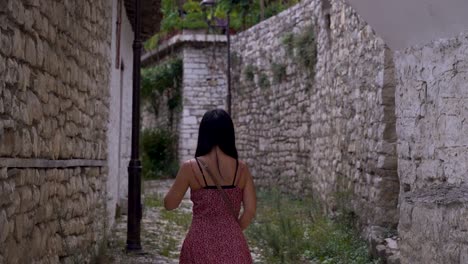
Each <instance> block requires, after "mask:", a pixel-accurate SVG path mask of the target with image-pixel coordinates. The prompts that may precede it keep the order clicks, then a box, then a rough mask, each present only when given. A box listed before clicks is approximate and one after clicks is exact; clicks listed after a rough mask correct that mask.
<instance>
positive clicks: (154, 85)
mask: <svg viewBox="0 0 468 264" xmlns="http://www.w3.org/2000/svg"><path fill="white" fill-rule="evenodd" d="M182 74H183V64H182V60H181V59H172V60H169V61H167V62H166V63H164V64H161V65H157V66H154V67H151V68H145V69H142V71H141V97H142V99H143V100H144V101H145V102H147V103H148V104H149V105H150V106H151V108H152V109H151V110H152V112H153V113H154V114H155V115H157V114H158V111H159V107H160V102H161V98H162V96H163V95H164V94H165V93H166V94H167V96H168V102H167V107H168V108H169V110H170V111H174V110H177V109H178V108H181V102H182V94H181V89H182Z"/></svg>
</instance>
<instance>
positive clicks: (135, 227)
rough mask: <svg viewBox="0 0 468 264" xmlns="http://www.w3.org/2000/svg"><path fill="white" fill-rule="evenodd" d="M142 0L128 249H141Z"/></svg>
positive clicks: (136, 57) (135, 44)
mask: <svg viewBox="0 0 468 264" xmlns="http://www.w3.org/2000/svg"><path fill="white" fill-rule="evenodd" d="M140 32H141V0H135V39H134V40H133V95H132V154H131V159H130V162H129V164H128V214H127V251H140V250H141V249H142V248H141V242H140V222H141V217H142V206H141V162H140V153H139V142H140V77H141V76H140V65H141V48H142V44H141V39H140Z"/></svg>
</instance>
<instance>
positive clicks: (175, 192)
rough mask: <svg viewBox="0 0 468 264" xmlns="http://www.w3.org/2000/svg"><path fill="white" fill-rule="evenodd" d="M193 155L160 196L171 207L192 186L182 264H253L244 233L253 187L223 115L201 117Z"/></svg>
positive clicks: (228, 119)
mask: <svg viewBox="0 0 468 264" xmlns="http://www.w3.org/2000/svg"><path fill="white" fill-rule="evenodd" d="M195 157H196V158H195V159H192V160H189V161H186V162H184V164H182V166H181V168H180V170H179V172H178V173H177V176H176V180H175V182H174V184H173V185H172V187H171V189H170V190H169V192H168V193H167V194H166V197H165V198H164V207H165V208H166V209H167V210H172V209H175V208H177V207H178V206H179V205H180V202H181V201H182V198H183V197H184V195H185V193H186V192H187V190H188V188H190V193H191V199H192V201H193V204H194V205H193V218H192V225H191V227H190V230H189V232H188V234H187V237H186V238H185V241H184V244H183V246H182V251H181V255H180V263H204V264H210V263H225V264H229V263H252V258H251V256H250V252H249V248H248V245H247V242H246V240H245V238H244V234H243V233H242V231H243V230H244V229H245V228H247V226H248V225H249V224H250V222H251V221H252V219H253V217H254V215H255V211H256V196H255V187H254V184H253V179H252V175H251V174H250V172H249V170H248V169H247V166H246V165H245V164H244V163H242V162H240V161H239V160H238V153H237V149H236V144H235V133H234V125H233V122H232V120H231V117H230V116H229V114H228V113H226V111H224V110H222V109H215V110H211V111H208V112H206V113H205V115H204V116H203V118H202V120H201V123H200V129H199V132H198V143H197V149H196V151H195ZM218 186H223V187H219V189H218V188H217V187H218ZM241 205H242V206H243V210H242V215H241V216H240V217H239V211H240V208H241Z"/></svg>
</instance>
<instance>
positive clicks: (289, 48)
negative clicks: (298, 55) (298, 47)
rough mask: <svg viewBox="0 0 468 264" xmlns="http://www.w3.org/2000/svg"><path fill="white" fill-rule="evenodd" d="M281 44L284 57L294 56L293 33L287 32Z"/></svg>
mask: <svg viewBox="0 0 468 264" xmlns="http://www.w3.org/2000/svg"><path fill="white" fill-rule="evenodd" d="M281 43H282V44H283V46H284V49H285V51H286V55H288V56H292V55H294V34H293V33H291V32H288V33H286V34H284V36H283V38H282V39H281Z"/></svg>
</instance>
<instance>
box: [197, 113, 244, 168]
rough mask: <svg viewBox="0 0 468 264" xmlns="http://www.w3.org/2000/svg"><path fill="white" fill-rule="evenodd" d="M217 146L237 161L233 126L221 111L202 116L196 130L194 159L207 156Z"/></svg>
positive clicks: (229, 118)
mask: <svg viewBox="0 0 468 264" xmlns="http://www.w3.org/2000/svg"><path fill="white" fill-rule="evenodd" d="M216 146H218V147H219V148H220V149H221V150H222V151H223V152H224V154H226V155H228V156H231V157H232V158H234V159H236V160H237V159H238V154H237V149H236V137H235V135H234V124H233V123H232V119H231V117H230V116H229V114H228V113H227V112H226V111H224V110H223V109H214V110H211V111H208V112H206V113H205V114H204V115H203V118H202V121H201V123H200V129H199V130H198V143H197V150H196V151H195V157H200V156H203V155H206V154H208V153H209V152H210V151H211V150H212V149H213V148H214V147H216Z"/></svg>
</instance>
